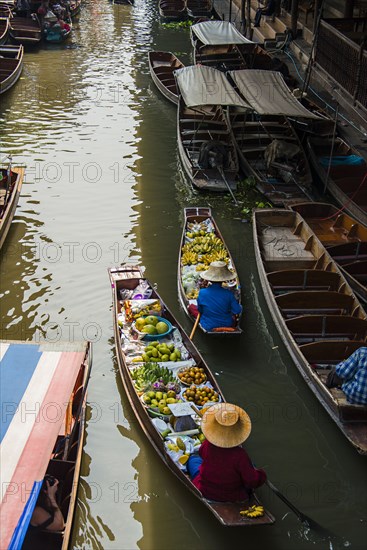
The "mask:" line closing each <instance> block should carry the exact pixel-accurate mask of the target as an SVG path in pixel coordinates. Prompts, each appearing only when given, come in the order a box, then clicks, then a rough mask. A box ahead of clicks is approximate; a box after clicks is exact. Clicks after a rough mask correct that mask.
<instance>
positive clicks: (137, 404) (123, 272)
mask: <svg viewBox="0 0 367 550" xmlns="http://www.w3.org/2000/svg"><path fill="white" fill-rule="evenodd" d="M109 275H110V281H111V286H112V293H113V310H114V314H113V318H114V335H115V343H116V355H117V362H118V366H119V372H120V375H121V380H122V384H123V386H124V389H125V392H126V395H127V397H128V399H129V402H130V405H131V407H132V409H133V411H134V414H135V416H136V418H137V420H138V422H139V425H140V427H141V429H142V430H143V432H144V433H145V435H146V436H147V437H148V439H149V441H150V443H151V445H152V446H153V448H154V450H155V451H156V452H157V453H158V456H159V457H160V458H161V459H162V461H163V463H164V464H165V465H166V466H167V467H168V469H169V470H170V471H171V472H172V473H173V474H174V475H175V476H176V477H177V478H178V479H179V480H180V481H181V482H182V483H183V484H184V486H185V487H186V488H187V489H188V490H189V491H190V492H191V493H192V494H193V495H194V496H196V497H197V498H198V499H199V501H200V502H201V503H202V504H203V505H204V506H205V507H206V508H208V510H209V511H210V512H211V513H212V514H213V515H214V516H215V517H216V518H217V520H218V521H219V522H220V523H221V524H222V525H226V526H233V527H234V526H236V527H240V526H242V527H244V526H249V525H256V524H271V523H273V522H274V518H273V516H272V515H271V514H270V513H269V512H267V511H266V513H265V515H264V516H262V517H260V518H255V519H249V518H245V517H244V516H241V515H240V510H241V509H243V507H244V504H243V503H220V502H212V501H209V500H207V499H205V498H204V497H203V496H202V495H201V493H200V491H198V489H197V488H196V487H195V485H194V484H193V483H192V482H191V480H190V478H189V476H188V475H186V474H185V473H184V472H183V471H182V470H181V469H179V468H178V467H177V466H176V464H175V463H174V461H173V460H172V459H171V457H170V456H169V455H168V454H167V452H166V451H165V446H164V441H163V438H162V437H161V435H160V434H159V433H158V431H157V430H156V429H155V427H154V425H153V423H152V422H151V419H150V417H149V415H148V412H147V409H146V407H144V405H143V404H142V401H141V400H140V398H139V396H138V394H137V392H136V389H135V387H134V385H133V382H132V379H131V376H130V374H129V368H128V366H127V363H126V356H125V354H124V352H123V350H122V347H121V345H120V341H121V335H120V331H119V325H118V314H119V308H120V301H119V294H118V293H119V291H120V289H122V288H129V289H134V288H136V286H137V285H138V283H139V280H141V279H142V278H144V275H143V272H142V270H141V269H140V268H139V267H138V266H124V267H121V268H112V269H109ZM151 288H152V287H151ZM152 297H153V298H156V297H158V298H159V299H160V300H161V298H160V297H159V295H158V294H157V293H156V291H154V292H153V295H152ZM164 316H165V318H166V319H167V320H168V321H170V322H171V323H172V325H173V326H175V327H177V329H178V330H179V332H180V334H181V337H182V339H183V343H184V344H185V347H186V349H187V350H188V351H189V353H190V355H191V357H193V358H194V359H195V362H196V364H197V365H202V366H203V367H205V372H206V373H207V376H208V381H210V382H211V383H212V385H213V387H214V388H215V389H216V391H218V392H219V393H221V392H220V389H219V386H218V384H217V383H216V381H215V379H214V377H213V375H212V374H211V372H210V371H209V369H208V368H207V366H206V365H205V363H204V360H203V358H202V357H201V356H200V354H199V352H198V350H197V349H196V348H195V346H194V345H193V344H192V342H191V341H190V340H189V338H188V336H187V335H186V334H185V333H184V331H183V330H182V328H181V327H180V325H179V324H178V323H177V321H176V320H175V318H174V317H173V315H172V313H171V312H170V311H169V310H168V309H167V308H166V307H165V312H164ZM254 498H255V501H256V502H258V500H257V497H256V495H254Z"/></svg>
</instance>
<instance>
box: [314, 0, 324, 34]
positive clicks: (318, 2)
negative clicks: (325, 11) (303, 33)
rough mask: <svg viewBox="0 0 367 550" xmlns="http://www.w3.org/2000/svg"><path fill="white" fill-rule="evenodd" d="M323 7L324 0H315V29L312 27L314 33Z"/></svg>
mask: <svg viewBox="0 0 367 550" xmlns="http://www.w3.org/2000/svg"><path fill="white" fill-rule="evenodd" d="M321 8H322V0H315V7H314V11H313V29H312V32H313V34H316V30H317V20H318V17H319V11H320V9H321Z"/></svg>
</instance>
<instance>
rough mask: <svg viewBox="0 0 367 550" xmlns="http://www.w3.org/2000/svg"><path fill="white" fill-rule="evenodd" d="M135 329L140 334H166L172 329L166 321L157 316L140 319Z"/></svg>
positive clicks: (137, 320)
mask: <svg viewBox="0 0 367 550" xmlns="http://www.w3.org/2000/svg"><path fill="white" fill-rule="evenodd" d="M135 328H136V330H137V331H138V332H144V333H145V334H165V333H166V332H168V331H169V328H170V327H169V325H168V324H167V323H166V322H165V320H164V319H162V318H159V317H157V316H156V315H148V316H147V317H138V318H137V319H136V321H135Z"/></svg>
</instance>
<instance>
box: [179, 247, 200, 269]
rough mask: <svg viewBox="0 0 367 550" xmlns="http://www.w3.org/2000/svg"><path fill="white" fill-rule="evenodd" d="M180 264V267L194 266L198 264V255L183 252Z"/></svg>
mask: <svg viewBox="0 0 367 550" xmlns="http://www.w3.org/2000/svg"><path fill="white" fill-rule="evenodd" d="M182 250H183V249H182ZM181 263H182V265H196V264H197V263H198V255H197V254H196V253H195V252H192V251H189V250H187V251H184V253H183V254H182V256H181Z"/></svg>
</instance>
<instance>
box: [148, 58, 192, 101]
mask: <svg viewBox="0 0 367 550" xmlns="http://www.w3.org/2000/svg"><path fill="white" fill-rule="evenodd" d="M148 59H149V70H150V74H151V77H152V79H153V82H154V84H155V85H156V86H157V88H158V90H159V91H160V92H161V94H162V95H164V97H165V98H167V99H168V100H169V101H171V102H172V103H174V104H175V105H177V104H178V90H177V83H176V79H175V77H174V74H173V71H175V70H176V69H182V68H183V67H184V66H185V65H184V64H183V63H181V61H180V60H179V59H178V58H177V57H176V56H175V55H174V54H173V53H171V52H160V51H151V52H149V54H148Z"/></svg>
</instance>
